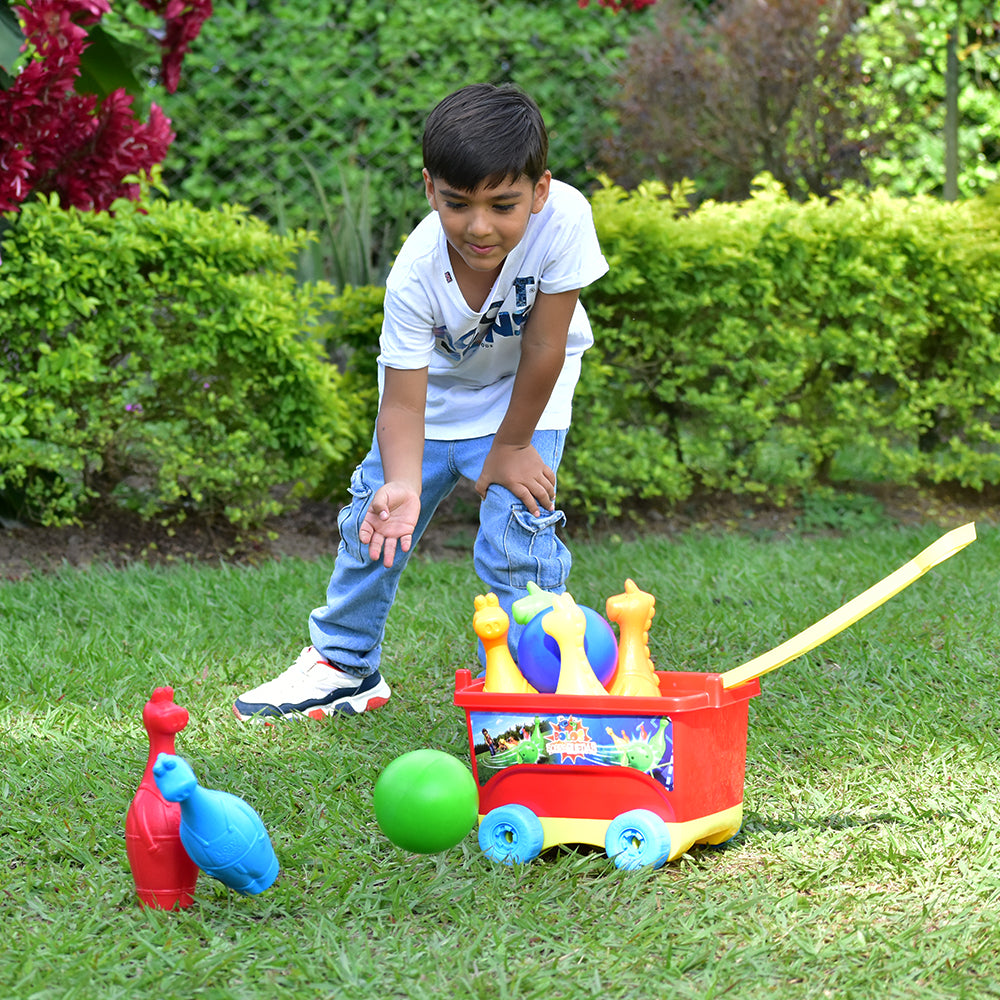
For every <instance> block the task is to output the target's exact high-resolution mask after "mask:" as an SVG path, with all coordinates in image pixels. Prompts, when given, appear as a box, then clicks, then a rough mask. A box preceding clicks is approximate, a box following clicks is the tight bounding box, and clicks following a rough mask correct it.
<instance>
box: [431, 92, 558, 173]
mask: <svg viewBox="0 0 1000 1000" xmlns="http://www.w3.org/2000/svg"><path fill="white" fill-rule="evenodd" d="M423 148H424V167H425V168H426V169H427V172H428V173H429V174H430V175H431V177H433V178H435V179H437V180H443V181H446V182H447V183H448V184H451V185H452V186H454V187H456V188H459V189H460V190H462V191H474V190H475V189H476V188H477V187H479V185H480V184H483V183H485V184H486V186H487V187H496V186H497V185H499V184H502V183H503V182H504V181H505V180H512V181H516V180H517V179H518V178H519V177H522V176H523V177H527V178H529V180H531V182H532V183H533V184H534V183H536V182H537V181H538V180H540V179H541V177H542V174H544V173H545V165H546V161H547V160H548V155H549V137H548V133H547V132H546V131H545V122H544V121H542V113H541V112H540V111H539V110H538V105H537V104H535V102H534V101H533V100H532V99H531V98H530V97H528V95H527V94H525V93H523V92H522V91H520V90H518V89H517V88H516V87H513V86H510V85H503V86H499V87H497V86H494V85H493V84H492V83H473V84H470V85H469V86H468V87H463V88H462V89H461V90H456V91H455V92H454V93H453V94H449V95H448V96H447V97H446V98H445V99H444V100H443V101H441V103H440V104H438V106H437V107H436V108H435V109H434V110H433V111H432V112H431V113H430V114H429V115H428V116H427V123H426V125H425V126H424V143H423Z"/></svg>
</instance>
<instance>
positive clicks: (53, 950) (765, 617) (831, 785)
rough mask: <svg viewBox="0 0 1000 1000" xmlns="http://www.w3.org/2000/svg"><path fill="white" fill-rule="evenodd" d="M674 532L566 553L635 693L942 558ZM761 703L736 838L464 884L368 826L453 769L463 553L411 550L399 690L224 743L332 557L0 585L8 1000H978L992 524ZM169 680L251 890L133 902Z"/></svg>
mask: <svg viewBox="0 0 1000 1000" xmlns="http://www.w3.org/2000/svg"><path fill="white" fill-rule="evenodd" d="M942 532H943V529H939V528H937V527H934V526H927V527H925V528H921V529H912V528H907V529H903V528H898V527H895V526H892V525H886V524H882V525H875V526H871V527H864V528H859V529H858V530H855V531H853V532H851V533H850V535H849V536H847V537H797V538H793V539H791V540H775V539H770V540H769V539H762V538H755V537H752V536H750V535H748V534H736V533H732V534H718V533H708V532H706V533H697V532H692V533H690V534H688V535H685V536H684V537H681V538H675V539H667V538H657V537H653V538H649V539H647V540H644V541H642V542H641V543H632V542H628V543H613V542H608V543H602V544H596V543H592V544H588V543H582V542H581V543H578V544H577V545H576V546H575V550H574V555H575V565H574V570H573V575H572V579H571V590H572V592H573V594H574V596H575V597H576V599H577V600H578V601H579V602H580V603H583V604H589V605H591V606H594V607H597V608H603V603H604V600H605V598H606V597H607V596H609V595H610V594H613V593H617V592H619V591H620V590H621V588H622V584H623V582H624V579H625V578H626V577H632V578H634V579H635V580H636V582H637V583H638V584H639V585H640V587H642V588H643V589H645V590H648V591H651V592H652V593H653V594H655V595H656V597H657V614H656V618H655V620H654V622H653V626H652V630H651V634H650V646H651V650H652V654H653V658H654V660H655V662H656V664H657V666H658V667H659V668H660V669H674V670H720V671H721V670H725V669H728V668H730V667H733V666H737V665H738V664H740V663H742V662H743V661H745V660H748V659H750V658H751V657H753V656H755V655H757V654H759V653H761V652H764V651H765V650H767V649H769V648H770V647H772V646H775V645H777V644H778V643H780V642H782V641H783V640H785V639H787V638H788V637H789V636H791V635H793V634H794V633H796V632H798V631H800V630H801V629H803V628H805V627H806V626H808V625H810V624H812V623H813V622H814V621H816V620H818V619H819V618H821V617H823V616H824V615H826V614H827V613H828V612H830V611H832V610H834V609H835V608H837V607H838V606H839V605H841V604H843V603H844V602H846V601H847V600H849V599H850V598H852V597H854V596H855V595H856V594H857V593H859V592H861V591H862V590H864V589H865V588H867V587H868V586H870V585H871V584H872V583H874V582H875V581H877V580H878V579H880V578H881V577H883V576H885V575H886V574H887V573H889V572H890V571H892V570H893V569H895V568H896V567H897V566H899V565H901V564H902V563H904V562H906V561H907V560H908V559H910V558H911V557H912V556H914V555H915V554H916V553H917V552H918V551H919V550H920V549H922V548H923V547H924V546H925V545H927V544H929V543H930V542H931V541H933V540H934V539H935V538H936V537H938V536H939V535H940V534H942ZM979 534H980V537H979V540H978V541H977V542H975V543H974V544H973V545H972V546H971V547H969V548H968V549H966V550H965V551H963V552H961V553H959V554H958V555H956V556H955V557H954V558H953V559H951V560H949V561H948V562H946V563H944V564H942V565H941V566H938V567H937V568H936V569H934V570H932V571H931V572H930V573H929V574H928V575H926V576H924V577H923V578H922V579H920V580H918V581H917V582H916V583H914V584H913V585H912V586H911V587H910V588H908V589H907V590H905V591H903V592H902V593H901V594H900V595H898V596H897V597H895V598H893V600H891V601H890V602H889V603H888V604H886V605H885V606H884V607H882V608H881V609H879V610H877V611H875V612H874V613H873V614H871V615H870V616H868V617H867V618H864V619H863V620H862V621H860V622H858V623H857V624H856V625H854V626H853V627H852V628H850V629H849V630H848V631H846V632H844V633H842V634H841V635H839V636H837V637H835V638H833V639H831V640H830V641H829V642H827V643H826V644H825V645H823V646H821V647H819V648H818V649H816V650H814V651H813V652H812V653H809V654H807V655H805V656H803V657H801V658H799V659H797V660H795V661H793V662H792V663H789V664H788V665H786V666H784V667H782V668H781V669H780V670H778V671H776V672H774V673H771V674H769V675H767V676H766V677H765V678H763V680H762V682H761V683H762V687H763V694H762V695H761V697H759V698H755V699H753V700H752V701H751V703H750V725H749V733H748V751H747V753H748V759H747V773H746V797H745V810H746V812H745V819H744V827H743V830H742V832H741V833H740V834H739V835H738V836H737V837H736V839H735V840H733V841H731V842H730V843H729V844H727V845H725V846H724V847H722V848H696V849H694V850H692V852H691V853H690V854H688V855H686V856H685V857H683V858H681V859H680V860H678V861H676V862H672V863H670V864H669V865H668V866H666V867H665V868H663V869H660V870H658V871H648V870H647V871H641V872H638V873H629V872H624V871H619V870H617V869H616V868H615V867H614V865H613V864H612V863H611V862H610V861H609V860H608V859H607V858H606V857H605V856H604V855H603V853H601V852H598V851H596V850H592V849H579V850H571V849H568V848H563V849H558V850H555V851H552V852H548V853H547V854H545V855H543V856H542V857H541V858H539V859H538V860H536V861H535V862H533V863H531V864H530V865H526V866H517V867H513V868H507V867H504V866H499V865H494V864H493V863H491V862H489V861H487V860H486V859H485V858H484V857H483V855H482V854H481V852H480V851H479V848H478V845H477V843H476V839H475V835H474V834H470V836H469V837H468V838H466V840H465V841H463V842H462V843H461V844H460V845H459V846H458V847H456V848H455V849H453V850H451V851H448V852H445V853H442V854H440V855H436V856H419V855H410V854H407V853H405V852H403V851H401V850H400V849H398V848H396V847H394V846H393V845H392V844H390V843H389V842H388V841H387V840H386V839H385V838H384V837H383V836H382V834H381V832H380V831H379V829H378V826H377V824H376V822H375V818H374V814H373V810H372V789H373V784H374V781H375V779H376V778H377V776H378V774H379V772H380V770H381V768H382V767H383V766H384V765H385V764H387V763H388V762H389V761H390V760H392V759H393V758H395V757H396V756H398V755H399V754H401V753H403V752H405V751H407V750H411V749H414V748H417V747H434V748H439V749H443V750H446V751H449V752H452V753H454V754H456V755H459V756H462V757H463V758H464V756H465V754H466V750H467V741H466V735H465V723H464V718H463V715H462V712H461V711H460V710H459V709H457V708H455V707H454V706H453V705H452V703H451V702H452V687H453V676H454V671H455V669H456V668H458V667H463V666H469V667H474V666H475V655H474V635H473V633H472V628H471V617H472V601H473V598H474V596H475V595H476V594H477V593H478V592H479V591H478V588H477V581H476V578H475V576H474V575H473V573H472V569H471V566H470V565H469V563H468V562H467V561H464V560H463V561H454V562H451V561H449V562H432V561H426V560H422V559H420V558H419V557H416V558H415V559H414V560H413V562H412V563H411V566H410V568H409V570H408V571H407V574H406V576H405V578H404V580H403V584H402V587H401V589H400V593H399V598H398V601H397V604H396V607H395V609H394V612H393V615H392V618H391V620H390V622H389V628H388V632H387V636H386V644H385V663H384V673H385V675H386V677H387V679H388V681H389V683H390V684H391V685H392V687H393V698H392V700H391V701H390V703H389V704H388V705H387V706H386V707H385V708H383V709H381V710H380V711H379V712H377V713H374V714H372V715H371V716H367V717H361V718H354V719H349V718H345V719H334V720H329V721H328V722H326V723H321V724H318V723H302V724H298V723H295V724H287V725H279V726H271V727H258V726H252V725H249V726H248V725H241V724H239V723H237V722H236V720H235V719H234V717H233V715H232V713H231V704H232V701H233V698H234V697H235V696H236V695H238V694H239V693H241V692H242V691H243V690H244V689H246V688H247V687H249V686H251V685H252V684H254V683H256V682H258V681H259V680H261V679H264V678H265V677H267V676H269V675H271V674H273V673H275V672H276V670H277V669H279V668H283V667H284V666H286V665H287V664H288V663H289V662H290V661H291V658H293V657H294V656H295V655H296V654H297V653H298V650H299V649H300V648H301V646H302V645H303V643H304V641H305V616H306V614H307V613H308V611H309V609H310V608H312V607H313V606H314V605H315V604H317V603H319V601H320V600H321V599H322V595H323V592H324V590H325V585H326V579H327V575H328V572H329V569H330V563H329V561H326V562H324V561H321V562H317V563H308V562H303V561H297V560H287V561H283V562H280V563H272V564H268V565H264V566H262V567H260V568H255V569H242V568H240V569H237V568H232V567H225V566H223V567H214V568H205V567H193V566H182V567H175V568H170V569H159V570H153V569H148V568H144V567H139V566H136V567H133V568H130V569H127V570H119V571H115V570H103V569H91V570H88V571H77V570H65V571H63V572H61V573H59V574H57V575H54V576H48V577H38V578H35V579H29V580H26V581H22V582H15V583H6V584H2V585H0V664H2V667H3V669H2V671H0V782H2V819H0V859H2V866H0V927H2V929H3V936H4V938H5V945H6V947H4V948H2V949H0V997H2V998H4V1000H5V998H15V997H16V998H18V1000H29V998H39V1000H40V998H59V1000H65V998H72V997H81V998H84V997H85V998H94V997H98V998H108V997H129V998H134V997H146V996H148V997H170V998H172V997H177V998H189V997H209V998H215V997H218V998H223V997H233V998H237V997H238V998H243V997H271V996H275V995H278V996H284V995H289V996H296V997H338V998H339V997H348V998H353V997H372V998H389V997H399V998H414V1000H420V998H428V1000H430V998H433V1000H440V998H443V997H445V998H447V997H455V998H463V1000H465V998H467V1000H493V998H496V1000H500V998H507V997H510V998H516V1000H524V998H539V1000H542V998H545V1000H556V998H559V1000H569V998H595V1000H596V998H601V1000H613V998H622V1000H633V998H636V997H642V998H644V1000H654V998H660V997H668V996H669V997H681V998H692V1000H694V998H698V1000H703V998H710V997H723V996H727V997H740V998H756V997H761V998H764V997H795V998H798V997H818V998H820V997H838V998H871V997H879V998H897V997H913V998H921V1000H927V998H935V997H969V998H974V997H989V996H1000V954H998V948H997V944H998V940H1000V932H998V931H997V929H996V928H997V925H998V922H1000V863H998V860H997V848H998V842H1000V829H998V799H997V792H996V788H997V784H998V781H1000V750H998V737H1000V699H998V683H997V673H998V672H997V662H998V651H1000V607H998V605H1000V589H998V583H1000V570H998V567H1000V531H997V530H996V529H995V528H993V527H990V526H983V525H981V526H980V530H979ZM164 684H169V685H171V686H173V687H174V689H175V691H176V699H177V701H178V702H179V703H180V704H183V705H185V706H186V707H187V708H188V709H189V710H190V713H191V721H190V723H189V725H188V727H187V729H186V730H185V731H184V732H183V733H182V734H181V735H180V736H179V738H178V752H180V753H181V754H182V755H183V756H184V757H186V758H187V759H188V760H189V761H190V762H191V764H192V766H193V767H194V769H195V771H196V773H197V774H198V775H199V777H200V778H201V779H202V781H203V782H204V784H206V785H207V786H209V787H213V788H222V789H226V790H228V791H231V792H235V793H237V794H239V795H241V796H243V797H244V798H246V799H247V801H248V802H250V803H251V804H252V805H253V806H254V808H255V809H257V811H258V812H259V813H260V815H261V816H262V817H263V819H264V821H265V823H266V824H267V827H268V829H269V831H270V833H271V837H272V840H273V842H274V846H275V849H276V851H277V854H278V857H279V859H280V862H281V865H282V874H281V875H280V876H279V879H278V881H277V882H276V883H275V885H274V886H273V887H272V888H271V889H269V890H268V891H267V892H265V893H263V894H261V895H259V896H255V897H244V896H240V895H238V894H236V893H233V892H231V891H229V890H227V889H225V888H224V887H223V886H222V885H221V884H220V883H218V882H216V881H215V880H213V879H210V878H208V877H207V876H204V875H202V877H201V879H200V880H199V883H198V889H197V893H196V902H195V905H194V906H192V907H191V908H189V909H187V910H184V911H181V912H171V913H168V912H163V911H150V910H143V909H140V908H139V906H138V905H137V904H136V902H135V897H134V892H133V886H132V880H131V875H130V872H129V868H128V865H127V860H126V853H125V840H124V819H125V812H126V810H127V808H128V804H129V802H130V800H131V797H132V794H133V792H134V790H135V786H136V784H137V782H138V780H139V777H140V775H141V772H142V768H143V765H144V762H145V756H146V743H145V732H144V730H143V729H142V726H141V718H140V717H141V711H142V706H143V703H144V702H145V700H146V699H147V698H148V696H149V694H150V692H151V690H152V689H153V688H154V687H156V686H159V685H164Z"/></svg>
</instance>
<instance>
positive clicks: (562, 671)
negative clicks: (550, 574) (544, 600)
mask: <svg viewBox="0 0 1000 1000" xmlns="http://www.w3.org/2000/svg"><path fill="white" fill-rule="evenodd" d="M542 629H543V630H544V631H545V633H546V635H550V636H552V638H553V639H555V641H556V642H557V643H558V644H559V684H558V685H557V686H556V694H594V695H607V693H608V692H607V691H605V690H604V685H603V684H602V683H601V682H600V681H599V680H598V679H597V677H596V676H595V675H594V671H593V670H592V669H591V667H590V663H589V662H588V660H587V654H586V653H585V652H584V648H583V633H584V632H585V631H586V630H587V619H586V617H585V615H584V613H583V612H582V611H581V610H580V609H579V608H578V607H577V606H576V602H575V601H574V600H573V598H572V597H570V596H569V594H559V595H557V596H556V597H555V600H554V601H553V604H552V610H551V611H550V612H548V614H546V615H545V617H544V618H543V619H542Z"/></svg>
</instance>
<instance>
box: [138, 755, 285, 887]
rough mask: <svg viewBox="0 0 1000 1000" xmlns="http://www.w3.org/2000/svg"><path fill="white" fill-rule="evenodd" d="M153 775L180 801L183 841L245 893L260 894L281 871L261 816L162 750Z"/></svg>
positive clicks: (210, 870)
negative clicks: (202, 781) (202, 780)
mask: <svg viewBox="0 0 1000 1000" xmlns="http://www.w3.org/2000/svg"><path fill="white" fill-rule="evenodd" d="M153 777H154V779H155V780H156V784H157V787H158V788H159V789H160V793H161V794H162V795H163V797H164V798H165V799H167V800H169V801H170V802H179V803H180V808H181V825H180V835H181V842H182V843H183V844H184V848H185V850H186V851H187V852H188V854H189V855H190V856H191V858H192V860H193V861H194V862H195V863H196V864H197V865H198V867H199V868H201V869H202V871H204V872H206V873H207V874H208V875H211V876H212V877H213V878H217V879H218V880H219V881H220V882H221V883H222V884H223V885H226V886H228V887H229V888H230V889H235V890H236V891H237V892H240V893H243V894H244V895H256V894H257V893H260V892H263V891H264V890H265V889H267V888H268V887H269V886H270V885H271V884H272V883H273V882H274V880H275V879H276V878H277V877H278V859H277V857H276V856H275V853H274V848H273V847H272V846H271V840H270V838H269V837H268V835H267V830H266V829H265V828H264V824H263V823H262V822H261V818H260V817H259V816H258V815H257V813H256V812H255V811H254V810H253V809H252V808H251V807H250V806H249V805H247V803H246V802H244V801H243V799H241V798H239V797H238V796H236V795H231V794H230V793H229V792H220V791H217V790H214V789H210V788H202V787H201V786H200V785H199V784H198V779H197V778H196V777H195V775H194V771H192V770H191V767H190V765H189V764H188V763H187V761H185V760H182V759H181V758H180V757H178V756H176V755H175V754H167V753H161V754H160V755H159V756H158V757H157V758H156V763H155V764H154V765H153Z"/></svg>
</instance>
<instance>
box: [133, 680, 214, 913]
mask: <svg viewBox="0 0 1000 1000" xmlns="http://www.w3.org/2000/svg"><path fill="white" fill-rule="evenodd" d="M187 722H188V711H187V709H186V708H182V707H181V706H180V705H177V704H175V703H174V689H173V688H169V687H160V688H157V689H156V690H155V691H154V692H153V696H152V697H151V698H150V699H149V701H147V702H146V707H145V708H144V709H143V711H142V724H143V725H144V726H145V727H146V732H147V733H148V734H149V757H148V758H147V760H146V770H145V771H143V774H142V781H140V782H139V788H138V789H137V791H136V793H135V796H134V797H133V799H132V804H131V805H130V806H129V808H128V815H127V816H126V817H125V848H126V850H127V852H128V861H129V864H130V865H131V867H132V878H133V879H134V880H135V889H136V892H137V893H138V895H139V901H140V903H142V904H143V905H144V906H150V907H154V908H157V909H163V910H172V909H174V908H175V907H176V908H182V907H185V906H190V905H191V904H192V903H193V902H194V886H195V882H196V881H197V879H198V866H197V865H196V864H195V863H194V862H193V861H192V860H191V858H190V857H189V856H188V853H187V851H186V850H185V849H184V845H183V844H182V843H181V835H180V827H181V807H180V806H179V805H178V804H177V803H176V802H168V801H167V800H166V799H165V798H164V797H163V796H162V795H161V794H160V790H159V788H157V786H156V781H155V779H154V777H153V764H154V763H155V762H156V758H157V757H158V756H159V755H160V754H161V753H170V754H172V753H174V738H175V737H176V735H177V734H178V733H179V732H180V731H181V730H182V729H183V728H184V727H185V726H186V725H187Z"/></svg>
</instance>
